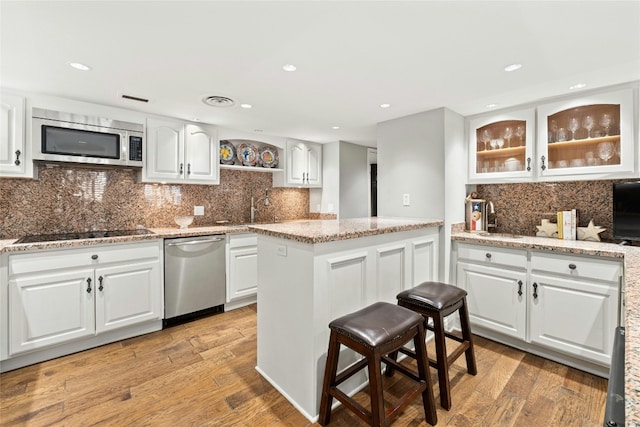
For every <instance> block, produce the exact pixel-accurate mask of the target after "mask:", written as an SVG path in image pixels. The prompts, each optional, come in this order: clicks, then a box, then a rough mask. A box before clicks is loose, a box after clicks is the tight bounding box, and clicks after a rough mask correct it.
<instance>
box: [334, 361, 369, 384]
mask: <svg viewBox="0 0 640 427" xmlns="http://www.w3.org/2000/svg"><path fill="white" fill-rule="evenodd" d="M365 366H367V359H362V360H360V361H359V362H356V363H354V364H353V365H351V366H349V367H348V368H347V369H345V370H344V371H342V372H340V373H339V374H338V375H336V382H335V385H340V384H342V383H343V382H344V381H345V380H347V379H349V377H351V376H352V375H353V374H355V373H356V372H358V371H359V370H361V369H362V368H364V367H365Z"/></svg>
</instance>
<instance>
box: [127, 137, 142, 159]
mask: <svg viewBox="0 0 640 427" xmlns="http://www.w3.org/2000/svg"><path fill="white" fill-rule="evenodd" d="M129 160H131V161H135V162H141V161H142V137H141V136H130V137H129Z"/></svg>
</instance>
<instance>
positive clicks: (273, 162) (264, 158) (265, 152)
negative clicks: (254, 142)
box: [258, 145, 278, 168]
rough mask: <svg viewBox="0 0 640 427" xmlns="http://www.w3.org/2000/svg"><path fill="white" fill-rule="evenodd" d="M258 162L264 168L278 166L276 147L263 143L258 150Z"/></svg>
mask: <svg viewBox="0 0 640 427" xmlns="http://www.w3.org/2000/svg"><path fill="white" fill-rule="evenodd" d="M258 163H260V165H261V166H262V167H265V168H277V167H278V149H277V148H276V147H272V146H271V145H265V146H264V147H262V148H261V149H260V150H258Z"/></svg>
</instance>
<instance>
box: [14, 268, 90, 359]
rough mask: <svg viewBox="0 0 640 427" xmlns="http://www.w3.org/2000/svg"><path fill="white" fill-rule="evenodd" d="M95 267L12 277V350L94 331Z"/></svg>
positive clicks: (45, 345)
mask: <svg viewBox="0 0 640 427" xmlns="http://www.w3.org/2000/svg"><path fill="white" fill-rule="evenodd" d="M94 293H95V283H94V276H93V269H78V270H73V271H65V272H62V273H50V272H47V273H45V274H38V275H31V276H28V277H17V278H14V279H12V280H10V281H9V337H10V338H9V339H10V342H9V353H10V354H11V355H15V354H19V353H22V352H25V351H30V350H34V349H39V348H43V347H48V346H51V345H54V344H59V343H63V342H67V341H69V340H73V339H77V338H81V337H87V336H91V335H93V334H94V331H95V327H94V324H95V322H94V308H93V296H94Z"/></svg>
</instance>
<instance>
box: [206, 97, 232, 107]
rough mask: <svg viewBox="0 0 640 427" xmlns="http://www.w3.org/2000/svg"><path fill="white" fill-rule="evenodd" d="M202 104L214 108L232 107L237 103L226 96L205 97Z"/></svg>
mask: <svg viewBox="0 0 640 427" xmlns="http://www.w3.org/2000/svg"><path fill="white" fill-rule="evenodd" d="M202 102H204V103H205V104H207V105H211V106H212V107H232V106H233V105H235V103H236V102H235V101H234V100H233V99H231V98H227V97H226V96H215V95H213V96H207V97H205V98H204V99H203V100H202Z"/></svg>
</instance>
